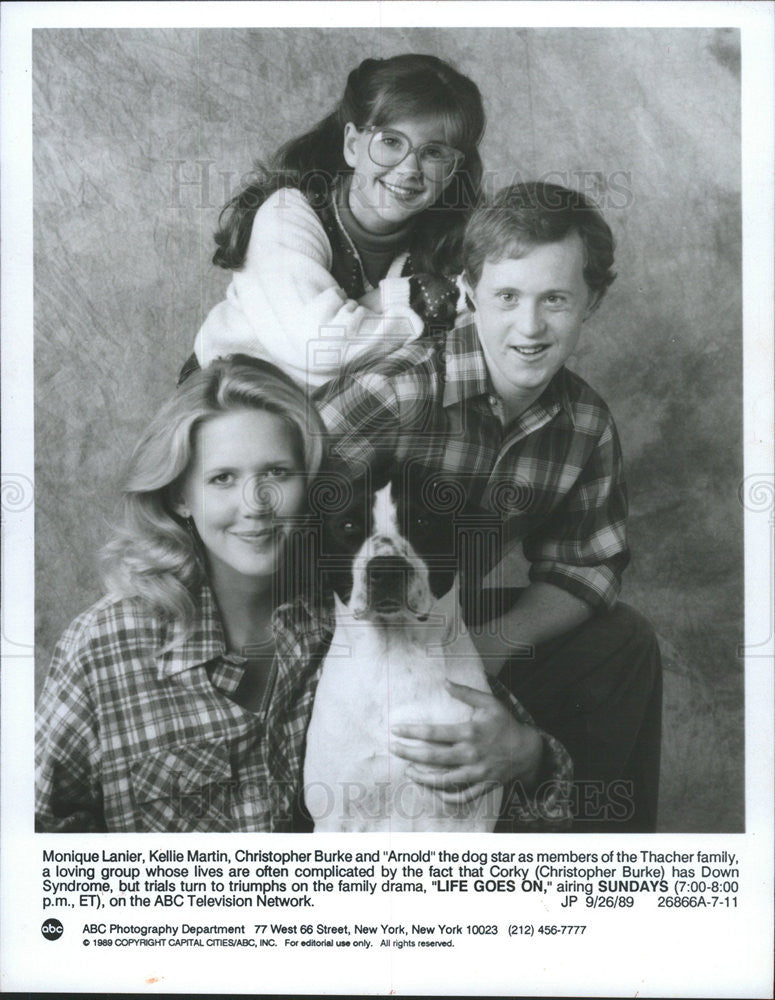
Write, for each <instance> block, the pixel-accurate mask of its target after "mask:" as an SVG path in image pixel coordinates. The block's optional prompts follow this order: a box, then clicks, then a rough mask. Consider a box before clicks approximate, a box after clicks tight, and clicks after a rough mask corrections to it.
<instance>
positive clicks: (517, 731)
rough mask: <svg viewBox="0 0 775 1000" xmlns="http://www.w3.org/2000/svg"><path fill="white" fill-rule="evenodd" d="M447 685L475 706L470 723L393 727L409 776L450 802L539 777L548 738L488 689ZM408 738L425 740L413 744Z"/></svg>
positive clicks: (395, 747)
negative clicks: (495, 787)
mask: <svg viewBox="0 0 775 1000" xmlns="http://www.w3.org/2000/svg"><path fill="white" fill-rule="evenodd" d="M446 684H447V690H448V691H449V693H450V694H451V695H452V696H453V698H457V699H458V700H459V701H464V702H465V703H466V704H467V705H471V707H472V708H473V709H474V715H473V718H472V719H470V720H469V721H468V722H457V723H449V724H443V723H440V724H431V723H404V724H399V725H395V726H392V727H391V733H392V735H393V737H394V738H393V740H392V741H391V750H392V752H393V753H394V754H395V755H396V756H397V757H401V758H402V759H403V760H407V761H409V762H410V767H409V768H408V770H407V777H409V778H411V779H412V781H416V782H417V783H418V784H420V785H425V786H427V787H428V788H435V789H437V790H438V792H439V794H440V796H441V798H442V799H444V801H447V802H471V801H473V800H474V799H477V798H479V796H480V795H484V793H485V792H487V791H489V790H490V789H491V788H493V787H494V786H496V785H505V784H507V783H508V782H510V781H520V782H521V783H522V786H523V788H525V789H527V790H529V789H530V788H531V787H532V786H533V785H534V784H535V781H536V779H537V777H538V770H539V767H540V763H541V755H542V753H543V740H542V739H541V735H540V733H539V732H538V730H537V729H534V728H533V727H532V726H527V725H524V724H523V723H521V722H518V721H517V720H516V719H515V718H514V717H513V715H512V714H511V713H510V712H509V710H508V708H506V706H505V705H502V704H501V703H500V702H499V701H498V699H497V698H496V697H495V696H494V695H492V694H490V693H489V692H486V691H478V690H477V689H476V688H471V687H467V686H465V685H464V684H454V683H453V682H452V681H447V682H446ZM404 740H420V741H422V742H420V743H407V742H404Z"/></svg>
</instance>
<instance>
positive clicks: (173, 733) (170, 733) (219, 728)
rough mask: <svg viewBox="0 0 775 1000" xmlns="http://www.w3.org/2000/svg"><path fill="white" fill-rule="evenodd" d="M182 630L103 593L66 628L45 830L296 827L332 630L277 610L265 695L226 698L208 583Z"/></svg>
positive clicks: (46, 722)
mask: <svg viewBox="0 0 775 1000" xmlns="http://www.w3.org/2000/svg"><path fill="white" fill-rule="evenodd" d="M198 606H199V608H200V618H199V621H198V622H197V625H196V628H195V630H194V632H193V633H192V634H191V635H190V636H189V637H188V638H187V639H185V640H184V641H182V642H178V643H177V644H173V646H172V648H170V649H169V650H167V651H166V652H162V653H159V652H157V651H158V650H159V649H162V648H164V647H165V646H166V645H167V644H168V643H169V641H170V638H171V635H172V633H171V629H170V626H169V625H165V624H164V623H162V622H161V621H160V620H159V618H158V617H157V616H156V615H154V614H153V613H152V612H150V611H149V610H148V609H147V608H146V607H145V606H144V605H143V604H142V603H141V602H140V601H139V600H126V599H120V600H117V599H115V598H110V597H106V598H103V599H102V600H101V601H99V602H98V603H97V604H95V605H94V606H93V607H92V608H91V609H90V610H89V611H87V612H85V613H84V614H82V615H80V616H79V617H78V618H76V620H75V621H74V622H73V623H72V625H71V626H70V628H69V629H68V630H67V632H66V633H65V634H64V636H63V637H62V639H61V641H60V643H59V645H58V647H57V649H56V652H55V654H54V658H53V661H52V663H51V667H50V670H49V675H48V678H47V681H46V685H45V688H44V690H43V693H42V695H41V701H40V705H39V709H38V728H37V751H38V752H37V768H36V771H37V814H38V826H39V828H40V829H43V830H49V831H63V832H64V831H76V830H77V831H85V830H97V831H104V830H111V831H125V832H126V831H148V830H166V831H210V830H235V831H238V830H242V831H247V830H250V831H257V830H289V829H291V827H292V822H293V814H294V808H295V805H296V801H297V795H298V789H299V786H300V781H299V777H300V766H301V765H300V762H301V760H302V759H303V748H304V737H305V733H306V731H307V725H308V722H309V717H310V712H311V711H312V700H313V697H314V692H315V687H316V684H317V679H318V673H319V667H320V658H319V656H317V655H316V653H317V651H318V650H320V649H322V648H324V643H325V639H326V636H325V634H324V631H323V626H322V623H321V622H320V621H319V620H318V619H316V618H314V617H313V616H312V615H310V614H309V613H308V612H307V611H306V608H305V606H304V605H299V606H293V607H291V606H284V607H283V608H281V609H279V610H278V612H276V614H275V620H274V626H275V637H276V655H275V658H274V662H273V665H272V670H271V676H270V679H269V682H268V684H267V689H266V694H265V697H264V701H263V704H262V706H261V708H260V710H259V711H258V712H257V713H253V712H250V711H248V710H246V709H244V708H242V707H240V705H238V704H237V703H236V702H234V701H233V700H232V699H231V697H230V696H231V695H233V693H234V692H235V691H236V689H237V687H238V685H239V683H240V681H241V679H242V677H243V674H244V671H245V662H246V661H245V659H244V657H241V656H237V655H234V654H230V653H228V652H227V650H226V646H225V642H224V638H223V631H222V628H221V624H220V621H219V618H218V614H217V611H216V607H215V602H214V600H213V596H212V594H211V592H210V590H209V589H208V588H207V587H203V588H202V589H201V592H200V594H199V603H198Z"/></svg>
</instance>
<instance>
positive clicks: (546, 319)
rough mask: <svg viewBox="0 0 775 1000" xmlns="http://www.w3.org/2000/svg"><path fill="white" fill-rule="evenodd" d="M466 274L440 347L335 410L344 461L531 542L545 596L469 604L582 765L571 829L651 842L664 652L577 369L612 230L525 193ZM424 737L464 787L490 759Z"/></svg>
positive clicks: (503, 195) (345, 383) (494, 654)
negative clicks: (404, 481)
mask: <svg viewBox="0 0 775 1000" xmlns="http://www.w3.org/2000/svg"><path fill="white" fill-rule="evenodd" d="M464 262H465V274H464V283H465V287H466V291H467V295H468V298H469V302H470V305H471V307H472V312H471V314H470V315H468V316H466V317H464V318H463V321H462V322H459V323H458V325H457V327H456V328H455V329H453V330H451V331H449V332H448V333H447V334H446V336H445V338H444V343H443V344H439V343H438V342H436V341H433V340H431V339H430V338H427V339H424V340H421V341H419V342H415V343H412V344H409V345H407V346H405V347H402V348H400V349H398V350H397V351H395V352H394V353H393V354H391V355H390V356H389V357H388V358H386V359H384V360H383V361H381V362H379V363H376V364H375V365H374V366H373V367H371V368H370V369H368V370H366V371H361V372H359V373H356V374H351V375H349V376H344V377H343V378H342V379H340V380H338V381H337V382H336V383H334V384H333V385H332V386H330V387H329V388H328V390H327V392H326V393H325V395H324V396H323V397H322V398H321V399H320V400H319V403H320V409H321V413H322V416H323V419H324V421H325V422H326V424H327V426H328V428H329V430H330V431H331V433H332V436H333V438H334V442H335V443H334V453H335V454H336V455H337V457H338V459H339V460H342V461H345V462H346V463H348V465H350V466H352V467H353V468H358V467H360V468H362V467H363V466H364V465H365V466H366V467H368V468H374V467H376V466H384V465H385V464H386V463H387V464H389V465H393V466H395V465H406V464H407V463H413V464H414V463H417V464H419V465H420V466H421V467H423V468H426V469H430V470H434V471H435V472H438V474H439V475H440V476H441V477H442V479H443V478H444V477H451V478H452V479H453V480H454V481H455V482H456V483H457V484H458V485H459V486H460V487H462V488H463V490H464V491H465V493H466V496H467V500H468V502H469V503H471V502H474V503H476V504H477V505H478V507H479V509H481V510H482V511H486V512H488V513H489V521H488V523H490V524H492V515H493V514H495V515H497V517H498V519H499V523H498V526H497V527H498V530H497V532H496V534H497V535H498V546H499V548H500V549H501V552H502V551H503V550H504V549H507V548H508V547H509V546H510V545H513V544H515V543H517V542H521V543H522V547H523V551H524V554H525V555H526V557H527V558H528V560H529V561H530V564H531V566H530V583H529V585H528V586H527V587H525V588H524V589H522V590H520V591H516V590H513V589H509V588H501V589H499V590H494V591H493V590H491V591H487V590H484V591H482V592H481V593H480V594H476V597H475V599H474V600H473V601H469V602H468V603H467V605H466V614H467V618H468V621H469V625H470V627H471V629H472V632H473V634H474V638H475V641H476V643H477V646H478V648H479V651H480V653H481V654H482V656H483V658H484V659H485V665H486V666H487V669H488V670H489V671H490V672H492V673H498V674H499V679H500V680H501V681H503V682H504V683H505V684H506V686H507V687H508V688H509V690H511V691H512V692H513V693H514V694H515V695H516V697H517V698H518V699H519V700H520V701H521V702H522V703H523V704H524V705H525V706H526V707H527V708H528V710H529V711H530V712H531V713H532V715H533V717H534V719H535V720H536V723H537V724H538V725H539V726H541V727H542V728H543V729H545V730H546V731H547V732H549V733H551V734H552V735H554V736H556V737H557V738H558V739H559V740H560V741H561V742H562V743H563V744H564V745H565V746H566V748H567V749H568V751H569V752H570V754H571V757H572V758H573V761H574V768H575V797H576V801H575V816H576V822H575V826H574V828H575V829H583V830H590V831H599V830H604V829H610V830H619V831H625V830H628V831H635V830H638V831H641V830H642V831H646V830H653V829H655V825H656V803H657V785H658V775H659V742H660V719H661V673H660V670H661V668H660V662H659V650H658V647H657V644H656V641H655V638H654V635H653V632H652V631H651V629H650V626H649V625H648V624H647V623H646V622H645V620H644V619H642V618H641V617H640V616H639V615H638V614H637V613H636V612H634V611H633V610H632V609H630V608H627V607H626V606H624V605H617V603H616V601H617V595H618V591H619V586H620V579H621V573H622V571H623V570H624V568H625V566H626V565H627V562H628V560H629V553H628V548H627V541H626V531H625V518H626V512H627V500H626V492H625V486H624V482H623V478H622V462H621V452H620V448H619V441H618V437H617V433H616V428H615V425H614V422H613V418H612V416H611V414H610V412H609V410H608V408H607V406H606V405H605V403H604V402H603V400H602V399H601V398H600V397H599V396H598V395H597V394H596V393H595V392H594V390H592V389H591V388H590V387H589V386H588V385H587V384H586V383H585V382H584V381H583V380H582V379H581V378H579V377H578V376H577V375H574V374H573V373H572V372H570V371H569V370H568V369H567V368H565V362H566V360H567V359H568V358H569V356H570V355H571V354H572V353H573V351H574V349H575V348H576V345H577V343H578V340H579V337H580V335H581V331H582V327H583V325H584V323H585V322H586V321H587V319H589V317H590V316H591V315H592V313H593V312H594V310H595V309H596V308H597V307H598V306H599V304H600V301H601V299H602V298H603V295H604V294H605V291H606V289H607V287H608V285H610V283H611V282H612V281H613V280H614V273H613V270H612V265H613V237H612V234H611V230H610V228H609V227H608V225H607V224H606V222H605V221H604V220H603V218H602V216H601V215H600V213H599V212H598V211H597V209H596V208H595V207H594V206H592V205H591V204H590V203H589V202H588V201H586V199H585V198H584V197H583V196H582V195H580V194H578V193H576V192H573V191H570V190H568V189H566V188H562V187H559V186H557V185H551V184H542V183H531V184H519V185H515V186H513V187H509V188H506V189H504V190H502V191H500V192H499V193H498V194H497V195H496V196H495V197H494V198H493V199H492V200H491V201H490V202H489V203H487V204H485V205H483V206H481V207H480V208H478V209H477V210H476V211H475V212H474V214H473V216H472V218H471V220H470V223H469V225H468V228H467V232H466V238H465V243H464ZM485 547H486V546H485ZM484 568H485V569H487V568H489V567H487V566H485V567H484ZM503 582H504V583H506V584H508V583H509V582H510V581H509V580H508V579H506V580H504V581H503ZM469 589H472V590H474V592H476V591H477V590H478V588H476V587H473V588H469ZM485 622H487V624H486V625H485V624H484V623H485ZM416 729H417V731H412V732H410V731H406V732H403V733H402V734H401V735H403V736H417V737H419V738H421V739H424V740H426V741H428V747H429V749H426V750H423V751H414V757H413V759H415V760H417V762H418V763H419V762H425V763H428V762H431V763H437V764H440V765H446V766H448V767H450V768H451V769H452V770H451V772H450V773H452V774H453V775H454V777H455V779H456V780H457V781H458V783H460V782H461V781H462V779H461V773H462V772H461V769H460V767H459V766H457V765H458V764H459V762H460V760H461V759H463V758H465V757H466V755H467V756H468V759H473V756H474V755H475V754H476V753H478V752H479V749H478V748H473V749H472V748H468V749H467V750H466V751H465V752H464V753H462V756H461V753H458V754H457V756H456V755H455V752H454V748H451V747H450V734H449V733H442V732H438V733H436V732H433V731H432V730H433V727H430V728H429V727H425V728H424V729H423V731H422V732H421V731H419V728H417V727H416ZM496 742H497V743H498V744H499V745H501V746H505V745H506V743H507V742H508V737H507V735H506V733H505V730H504V732H502V733H499V735H498V737H497V741H496ZM399 752H401V753H402V755H403V756H407V757H412V754H413V751H411V750H409V751H407V750H405V749H399ZM490 773H492V772H490ZM512 777H513V775H512ZM451 784H452V782H451V783H450V787H451Z"/></svg>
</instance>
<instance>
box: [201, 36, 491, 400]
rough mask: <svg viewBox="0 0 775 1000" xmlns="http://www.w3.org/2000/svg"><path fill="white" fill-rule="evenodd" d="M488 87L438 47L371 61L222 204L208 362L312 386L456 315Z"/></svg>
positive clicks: (204, 347) (206, 330)
mask: <svg viewBox="0 0 775 1000" xmlns="http://www.w3.org/2000/svg"><path fill="white" fill-rule="evenodd" d="M483 130H484V111H483V108H482V101H481V96H480V94H479V90H478V88H477V87H476V85H475V84H474V83H472V81H471V80H469V79H468V78H467V77H465V76H462V75H461V74H460V73H458V72H457V71H456V70H454V69H453V68H452V67H451V66H450V65H448V64H447V63H445V62H443V61H442V60H441V59H438V58H436V57H435V56H428V55H415V54H406V55H399V56H393V57H392V58H389V59H366V60H364V61H363V62H362V63H361V64H360V66H358V67H357V68H356V69H354V70H353V71H352V72H351V73H350V75H349V77H348V79H347V85H346V87H345V92H344V95H343V97H342V99H341V101H340V102H339V104H338V105H337V106H336V108H335V109H334V110H333V111H332V112H331V114H329V115H328V116H327V117H326V118H324V119H323V120H322V121H320V122H319V123H318V124H317V125H316V126H315V127H314V128H312V129H311V130H310V131H309V132H306V133H305V134H304V135H302V136H300V137H299V138H297V139H293V140H291V141H290V142H288V143H287V144H286V145H284V146H283V147H281V149H280V150H279V151H278V152H277V153H276V154H275V155H274V157H273V158H272V159H271V160H270V162H269V164H268V166H266V167H264V166H262V165H260V164H259V165H258V166H257V168H256V171H255V173H254V174H253V175H251V177H250V179H249V182H248V183H247V184H246V185H245V187H243V189H242V190H241V191H240V192H239V193H238V194H237V195H236V196H235V197H234V198H232V200H231V201H230V202H228V204H227V205H226V206H225V208H224V209H223V212H222V213H221V218H220V228H219V230H218V232H217V233H216V236H215V240H216V243H217V247H218V248H217V250H216V252H215V255H214V257H213V262H214V263H215V264H218V265H219V266H220V267H223V268H226V269H228V270H231V271H232V272H233V277H232V281H231V285H230V286H229V289H228V292H227V295H226V299H225V300H224V301H223V302H220V303H219V304H218V305H216V306H215V308H214V309H213V310H212V311H211V312H210V314H209V316H208V317H207V319H206V321H205V323H204V325H203V326H202V329H201V330H200V332H199V334H198V336H197V339H196V343H195V355H196V359H195V360H194V359H192V361H193V362H194V364H195V363H196V362H198V363H199V364H200V365H205V364H207V363H208V362H209V361H211V360H212V359H213V358H216V357H219V356H224V355H227V354H231V353H234V352H237V351H240V352H243V353H248V354H252V355H255V356H258V357H262V358H265V359H267V360H269V361H272V362H274V363H275V364H277V365H278V366H279V367H281V368H282V369H283V370H284V371H286V372H287V373H288V374H289V375H290V376H291V377H292V378H294V379H295V380H296V381H297V382H299V383H300V384H302V385H304V386H305V387H307V388H310V389H312V388H315V387H317V386H319V385H321V384H323V383H324V382H325V381H327V380H328V379H329V378H331V377H332V376H333V375H335V374H337V372H338V371H339V370H340V368H341V367H342V365H343V364H344V363H345V362H351V361H353V360H355V359H357V358H359V357H360V358H361V360H363V358H364V357H365V356H366V355H369V356H373V354H374V353H375V352H378V353H387V352H388V351H389V350H391V349H392V348H395V347H398V346H400V345H401V344H402V343H404V342H406V341H407V340H410V339H413V338H415V337H418V336H420V334H421V333H422V332H423V329H424V328H426V326H427V325H445V324H450V323H451V322H452V320H453V319H454V316H455V312H456V308H457V298H458V296H457V288H456V286H455V285H454V283H452V282H450V281H448V280H443V279H441V278H440V277H438V276H443V275H450V274H454V273H456V272H457V271H458V270H459V263H458V253H459V249H460V243H461V238H462V231H463V227H464V224H465V221H466V218H467V216H468V214H469V212H470V210H471V208H472V207H473V204H474V202H475V200H476V197H477V193H478V190H479V184H480V181H481V175H482V165H481V160H480V158H479V154H478V152H477V144H478V143H479V140H480V139H481V136H482V132H483Z"/></svg>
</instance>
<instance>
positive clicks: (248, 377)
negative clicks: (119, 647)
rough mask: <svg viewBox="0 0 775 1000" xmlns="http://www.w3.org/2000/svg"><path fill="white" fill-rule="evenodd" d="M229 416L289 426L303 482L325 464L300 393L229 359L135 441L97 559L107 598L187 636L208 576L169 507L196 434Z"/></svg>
mask: <svg viewBox="0 0 775 1000" xmlns="http://www.w3.org/2000/svg"><path fill="white" fill-rule="evenodd" d="M234 410H265V411H268V412H270V413H274V414H277V415H278V416H279V417H281V418H282V419H283V420H285V421H286V422H287V424H288V425H289V426H290V427H291V429H292V431H293V433H294V435H295V439H296V443H297V447H298V451H299V456H300V458H301V459H302V461H303V466H304V470H305V472H306V474H307V478H308V482H311V481H312V479H313V478H314V477H315V476H316V475H317V473H318V471H319V469H320V465H321V462H322V459H323V453H324V440H325V430H324V427H323V424H322V421H321V419H320V417H319V416H318V413H317V410H316V409H315V407H314V405H313V404H312V403H311V402H310V401H309V400H308V399H307V397H306V396H305V394H304V392H303V391H302V390H301V389H300V388H299V387H298V386H297V385H296V384H295V383H294V382H293V381H292V380H291V379H290V378H288V377H287V376H286V375H285V374H284V373H283V372H281V371H280V370H279V369H278V368H276V367H275V366H274V365H271V364H269V363H268V362H264V361H260V360H258V359H256V358H250V357H247V356H245V355H232V356H231V357H229V358H225V359H222V360H217V361H214V362H213V363H212V364H210V365H208V367H207V368H205V369H197V370H196V371H194V372H192V373H191V374H190V375H189V376H188V377H187V378H186V380H185V381H184V382H182V384H180V385H179V386H178V388H177V391H176V393H175V395H174V396H173V397H172V398H171V399H169V400H168V401H167V402H166V403H165V404H164V405H163V406H162V407H161V409H160V410H159V411H158V413H157V414H156V416H155V417H154V418H153V420H152V421H151V423H150V424H149V425H148V427H147V429H146V430H145V432H144V433H143V434H142V436H141V437H140V440H139V441H138V443H137V445H136V447H135V449H134V452H133V454H132V457H131V458H130V461H129V467H128V470H127V474H126V478H125V486H124V490H123V494H122V499H121V505H120V511H119V515H118V517H117V519H116V523H115V525H114V528H113V536H112V537H111V539H110V540H109V541H108V543H107V544H106V545H105V546H104V548H103V550H102V553H101V562H102V566H103V577H104V581H105V586H106V589H107V591H108V593H111V594H115V595H117V596H120V597H130V598H133V597H136V598H140V599H142V600H143V601H145V602H146V603H147V604H149V605H150V606H151V607H152V608H153V609H154V611H156V612H157V613H158V614H160V615H162V616H163V617H165V618H166V619H168V620H169V621H170V622H173V623H174V624H175V626H176V631H178V633H179V634H180V633H183V634H184V635H185V634H188V633H189V632H190V629H191V626H192V623H193V621H194V618H195V615H196V603H195V600H194V596H193V595H194V593H195V592H196V590H197V589H198V587H199V585H200V584H201V583H202V581H203V579H204V578H205V575H206V571H205V566H204V561H203V558H202V555H201V551H200V546H199V545H198V542H197V539H196V533H195V531H192V530H191V529H190V528H189V527H188V526H187V524H186V522H185V521H184V520H183V518H181V517H180V516H179V515H177V514H176V513H175V512H174V510H173V507H172V499H173V496H174V495H175V493H176V487H177V485H178V484H179V483H180V481H181V480H182V478H183V476H184V475H185V473H186V470H187V469H188V465H189V462H190V461H191V457H192V454H193V450H194V443H195V440H196V432H197V429H198V428H199V427H200V426H201V425H202V424H203V423H205V422H206V421H207V420H211V419H212V418H213V417H216V416H218V415H220V414H222V413H228V412H230V411H234Z"/></svg>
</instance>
